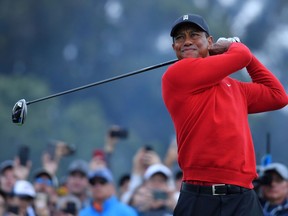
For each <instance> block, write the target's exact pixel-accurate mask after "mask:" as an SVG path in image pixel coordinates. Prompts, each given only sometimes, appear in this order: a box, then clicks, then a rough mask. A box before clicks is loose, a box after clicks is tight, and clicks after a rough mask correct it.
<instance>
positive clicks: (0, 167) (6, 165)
mask: <svg viewBox="0 0 288 216" xmlns="http://www.w3.org/2000/svg"><path fill="white" fill-rule="evenodd" d="M13 167H14V162H13V160H5V161H3V162H2V163H1V164H0V174H3V173H4V172H5V171H6V170H7V169H10V168H13Z"/></svg>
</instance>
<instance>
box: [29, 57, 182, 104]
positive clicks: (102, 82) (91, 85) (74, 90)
mask: <svg viewBox="0 0 288 216" xmlns="http://www.w3.org/2000/svg"><path fill="white" fill-rule="evenodd" d="M176 61H178V59H174V60H170V61H167V62H163V63H159V64H157V65H152V66H148V67H145V68H142V69H139V70H136V71H132V72H128V73H126V74H122V75H118V76H115V77H111V78H108V79H104V80H100V81H98V82H94V83H90V84H87V85H84V86H80V87H78V88H73V89H70V90H67V91H63V92H59V93H56V94H52V95H49V96H46V97H42V98H39V99H36V100H32V101H27V102H26V105H29V104H33V103H37V102H40V101H43V100H48V99H50V98H54V97H58V96H61V95H65V94H69V93H72V92H76V91H80V90H83V89H86V88H90V87H93V86H97V85H101V84H104V83H108V82H112V81H114V80H118V79H122V78H125V77H129V76H132V75H136V74H139V73H143V72H146V71H149V70H154V69H157V68H160V67H164V66H167V65H170V64H173V63H175V62H176Z"/></svg>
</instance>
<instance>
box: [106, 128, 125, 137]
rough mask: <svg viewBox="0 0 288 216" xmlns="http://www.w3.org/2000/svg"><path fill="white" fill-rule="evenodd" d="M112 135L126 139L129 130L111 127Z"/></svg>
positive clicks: (110, 132)
mask: <svg viewBox="0 0 288 216" xmlns="http://www.w3.org/2000/svg"><path fill="white" fill-rule="evenodd" d="M109 135H110V137H115V138H120V139H126V138H127V137H128V130H127V129H125V128H120V127H119V128H118V127H117V128H116V127H115V128H111V129H110V131H109Z"/></svg>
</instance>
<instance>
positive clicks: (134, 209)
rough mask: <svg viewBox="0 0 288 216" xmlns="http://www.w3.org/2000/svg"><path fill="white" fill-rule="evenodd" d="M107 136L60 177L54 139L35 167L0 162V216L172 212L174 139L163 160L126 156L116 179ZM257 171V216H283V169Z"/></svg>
mask: <svg viewBox="0 0 288 216" xmlns="http://www.w3.org/2000/svg"><path fill="white" fill-rule="evenodd" d="M114 129H115V128H114ZM109 134H110V133H108V136H107V139H106V142H105V145H104V147H103V149H97V150H95V151H94V152H93V156H92V158H91V159H90V160H89V161H86V160H84V159H75V160H74V161H72V162H71V164H69V166H68V167H67V176H66V177H65V178H60V179H59V178H58V176H56V172H57V169H58V168H59V166H61V157H63V155H65V154H66V153H67V152H65V151H67V148H65V146H66V145H65V143H63V142H60V141H59V142H57V143H56V144H55V146H56V148H55V152H54V153H55V154H54V155H53V157H52V156H51V154H50V153H49V152H44V153H43V155H42V164H41V166H40V167H39V168H37V169H32V164H31V161H29V160H28V162H27V163H26V164H24V165H23V164H21V163H20V159H19V158H18V157H16V158H15V159H13V160H5V161H2V162H1V164H0V216H15V215H20V216H74V215H79V216H93V215H96V216H97V215H102V216H116V215H117V216H130V215H131V216H134V215H135V216H136V215H139V216H154V215H155V216H169V215H173V210H174V208H175V206H176V203H177V200H178V197H179V191H180V188H181V182H182V171H181V170H180V169H179V167H178V166H177V145H176V141H175V140H173V141H171V144H170V145H169V148H168V150H167V153H166V156H165V157H164V158H161V157H160V156H159V154H158V153H157V152H156V151H155V150H153V148H151V147H150V146H143V147H140V148H139V149H138V151H137V152H136V153H135V155H134V157H133V159H132V170H131V172H130V173H129V174H123V176H121V178H120V179H119V180H118V181H117V182H116V180H115V178H114V176H113V172H112V171H111V169H110V159H111V157H112V156H113V151H114V148H115V144H116V143H117V141H118V138H117V137H114V136H113V137H112V136H110V135H109ZM175 164H176V166H175ZM33 167H34V166H33ZM119 168H120V167H119ZM31 170H33V171H31ZM258 174H259V178H258V179H256V180H255V181H254V186H255V190H256V191H257V194H258V196H259V201H260V203H261V205H262V207H263V214H264V215H265V216H274V215H275V216H288V202H287V197H288V169H287V167H286V166H285V165H284V164H281V163H271V164H269V165H268V166H265V167H264V168H262V169H259V172H258ZM28 176H30V178H28ZM31 176H32V178H31Z"/></svg>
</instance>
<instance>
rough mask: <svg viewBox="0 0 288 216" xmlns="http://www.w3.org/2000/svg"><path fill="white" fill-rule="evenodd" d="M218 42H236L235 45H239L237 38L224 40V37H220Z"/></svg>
mask: <svg viewBox="0 0 288 216" xmlns="http://www.w3.org/2000/svg"><path fill="white" fill-rule="evenodd" d="M220 41H229V42H237V43H240V42H241V41H240V39H239V38H238V37H230V38H224V37H220V38H219V39H218V40H217V42H220Z"/></svg>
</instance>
